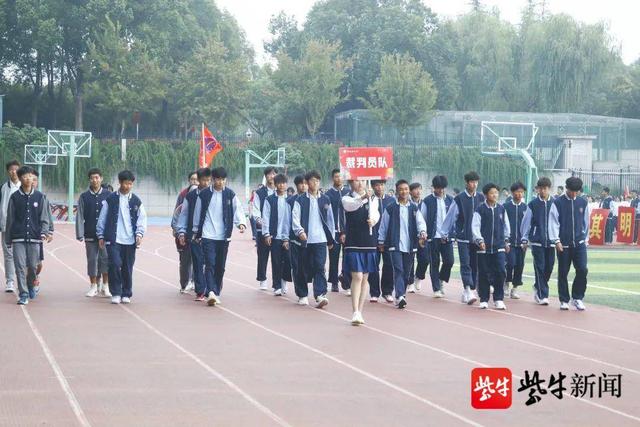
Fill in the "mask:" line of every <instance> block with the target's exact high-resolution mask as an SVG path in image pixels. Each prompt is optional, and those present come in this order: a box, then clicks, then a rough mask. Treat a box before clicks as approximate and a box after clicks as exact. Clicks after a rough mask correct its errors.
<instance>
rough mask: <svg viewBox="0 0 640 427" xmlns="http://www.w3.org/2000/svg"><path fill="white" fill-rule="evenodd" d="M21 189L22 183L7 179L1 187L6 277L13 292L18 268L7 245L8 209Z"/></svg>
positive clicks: (0, 219) (0, 206)
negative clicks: (13, 195)
mask: <svg viewBox="0 0 640 427" xmlns="http://www.w3.org/2000/svg"><path fill="white" fill-rule="evenodd" d="M19 188H20V181H17V182H13V181H11V180H10V179H7V181H5V182H4V183H3V184H2V186H1V187H0V232H2V253H3V256H4V277H5V280H6V282H7V291H8V292H9V291H13V284H14V282H15V280H16V267H15V265H14V263H13V251H12V250H11V247H10V246H7V244H6V243H5V241H6V236H5V234H7V233H8V232H9V231H8V229H7V209H8V208H9V200H10V199H11V195H12V194H13V193H15V192H16V191H18V189H19Z"/></svg>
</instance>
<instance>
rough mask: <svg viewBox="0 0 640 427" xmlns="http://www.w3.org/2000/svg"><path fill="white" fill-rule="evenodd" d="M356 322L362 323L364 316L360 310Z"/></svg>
mask: <svg viewBox="0 0 640 427" xmlns="http://www.w3.org/2000/svg"><path fill="white" fill-rule="evenodd" d="M358 322H359V323H360V324H361V325H364V317H362V312H361V311H359V312H358Z"/></svg>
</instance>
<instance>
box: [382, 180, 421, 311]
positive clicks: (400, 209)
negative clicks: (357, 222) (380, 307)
mask: <svg viewBox="0 0 640 427" xmlns="http://www.w3.org/2000/svg"><path fill="white" fill-rule="evenodd" d="M396 197H397V201H396V203H393V204H391V205H389V206H388V207H387V208H386V209H385V210H384V213H383V214H382V220H381V221H380V230H379V231H378V246H379V247H380V248H383V249H384V250H385V251H387V252H389V255H390V257H391V265H392V266H393V284H394V291H395V297H396V305H397V307H398V308H400V309H402V308H405V307H406V306H407V300H406V298H405V292H406V286H407V284H408V283H409V275H410V274H411V264H412V260H413V256H414V254H415V253H416V252H417V250H418V247H419V246H424V243H425V242H426V240H427V226H426V224H425V222H424V218H423V216H422V214H421V213H420V212H419V211H418V207H417V206H416V204H415V203H411V200H410V197H409V183H408V182H407V181H405V180H404V179H401V180H399V181H398V182H396Z"/></svg>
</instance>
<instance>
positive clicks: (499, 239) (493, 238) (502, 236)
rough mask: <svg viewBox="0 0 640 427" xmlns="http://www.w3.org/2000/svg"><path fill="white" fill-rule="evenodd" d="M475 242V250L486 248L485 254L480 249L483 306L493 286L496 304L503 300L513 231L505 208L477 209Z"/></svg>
mask: <svg viewBox="0 0 640 427" xmlns="http://www.w3.org/2000/svg"><path fill="white" fill-rule="evenodd" d="M471 230H472V234H473V242H474V243H475V245H476V246H478V247H479V246H480V244H481V243H484V244H485V250H484V251H483V250H480V249H478V275H479V276H478V284H479V289H478V296H479V297H480V302H488V301H489V296H490V291H491V290H490V287H491V286H493V301H494V302H496V301H503V300H504V280H505V277H506V275H507V272H506V269H505V262H506V260H505V251H506V249H505V248H506V247H507V245H508V244H509V236H510V235H511V229H510V225H509V218H508V217H507V212H506V210H505V208H504V206H503V205H501V204H499V203H496V205H495V206H490V205H489V204H488V203H487V202H484V203H482V204H481V205H480V206H478V207H477V208H476V211H475V212H474V214H473V220H472V222H471Z"/></svg>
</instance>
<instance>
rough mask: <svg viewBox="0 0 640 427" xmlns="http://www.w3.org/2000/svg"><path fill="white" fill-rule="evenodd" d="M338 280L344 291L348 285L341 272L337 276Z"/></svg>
mask: <svg viewBox="0 0 640 427" xmlns="http://www.w3.org/2000/svg"><path fill="white" fill-rule="evenodd" d="M338 282H340V286H342V289H344V290H345V291H346V290H347V289H349V285H348V284H347V282H346V280H345V279H344V276H343V275H342V274H341V275H339V276H338ZM332 290H333V289H332Z"/></svg>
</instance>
